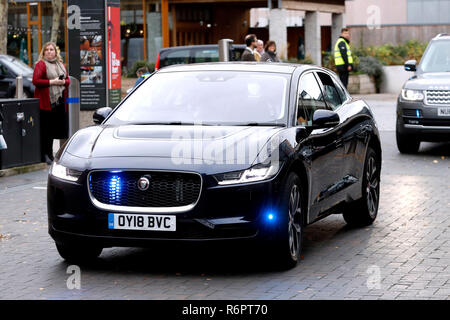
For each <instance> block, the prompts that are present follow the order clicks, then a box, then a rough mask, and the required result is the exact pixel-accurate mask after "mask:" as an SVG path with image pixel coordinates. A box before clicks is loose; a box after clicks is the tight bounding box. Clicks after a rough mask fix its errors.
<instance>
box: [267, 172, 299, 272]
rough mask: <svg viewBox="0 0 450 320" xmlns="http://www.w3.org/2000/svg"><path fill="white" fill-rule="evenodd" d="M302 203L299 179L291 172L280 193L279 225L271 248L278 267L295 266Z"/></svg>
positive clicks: (297, 256)
mask: <svg viewBox="0 0 450 320" xmlns="http://www.w3.org/2000/svg"><path fill="white" fill-rule="evenodd" d="M303 204H304V201H303V193H302V185H301V181H300V179H299V177H298V176H297V175H296V174H295V173H293V172H291V173H290V174H289V176H288V177H287V179H286V184H285V185H284V187H283V191H282V193H281V199H280V204H279V208H281V210H280V224H279V226H278V232H277V235H276V240H275V242H274V243H273V246H272V254H271V256H272V258H273V261H274V262H275V263H276V264H277V266H278V267H280V268H282V269H290V268H293V267H295V266H296V265H297V263H298V260H299V257H300V253H301V250H302V246H303V214H304V205H303Z"/></svg>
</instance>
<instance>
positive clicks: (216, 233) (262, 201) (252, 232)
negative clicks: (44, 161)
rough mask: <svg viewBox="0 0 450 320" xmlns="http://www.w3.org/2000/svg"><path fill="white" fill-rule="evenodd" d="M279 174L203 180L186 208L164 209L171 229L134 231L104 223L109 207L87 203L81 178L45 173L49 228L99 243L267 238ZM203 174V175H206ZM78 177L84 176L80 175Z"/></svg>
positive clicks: (56, 235) (60, 238) (61, 236)
mask: <svg viewBox="0 0 450 320" xmlns="http://www.w3.org/2000/svg"><path fill="white" fill-rule="evenodd" d="M85 174H87V173H85ZM279 176H280V175H278V176H277V177H276V178H275V179H272V180H269V181H263V182H259V183H251V184H245V185H234V186H231V185H230V186H217V185H216V186H211V185H209V186H208V183H206V184H204V185H203V187H202V191H201V195H200V199H199V201H198V202H197V204H196V205H195V207H194V208H192V209H191V210H189V211H186V212H178V213H177V212H174V213H171V212H167V214H170V215H176V220H177V222H176V223H177V230H176V231H140V230H138V231H136V230H115V229H109V228H108V214H109V213H112V212H111V211H106V210H102V209H99V208H97V207H96V206H95V205H94V204H93V203H92V201H91V199H90V197H89V193H88V189H87V188H88V187H87V183H85V182H80V183H74V182H67V181H64V180H61V179H58V178H55V177H54V176H52V175H49V178H48V188H47V202H48V204H47V207H48V222H49V224H48V225H49V234H50V235H51V236H52V238H53V239H54V240H55V241H56V242H57V243H67V242H69V243H74V242H76V243H80V242H85V243H88V244H95V245H99V246H102V247H113V246H126V247H128V246H138V247H145V246H150V245H152V244H153V243H154V241H161V240H164V241H177V240H178V241H208V240H231V239H254V238H260V237H263V238H268V237H269V238H270V237H271V236H272V235H273V234H275V232H273V231H274V230H276V229H277V228H278V226H277V223H275V222H271V223H268V222H267V220H266V219H265V214H266V212H267V211H268V210H271V212H272V210H273V207H274V206H275V205H276V202H277V199H278V197H279V195H278V192H279V182H278V177H279ZM209 178H210V177H209ZM205 180H206V181H208V177H206V178H205ZM79 181H86V179H84V178H83V177H81V178H80V180H79ZM113 213H114V212H113ZM129 214H130V213H129ZM131 214H132V213H131ZM149 214H150V213H149Z"/></svg>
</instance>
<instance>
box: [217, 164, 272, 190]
mask: <svg viewBox="0 0 450 320" xmlns="http://www.w3.org/2000/svg"><path fill="white" fill-rule="evenodd" d="M279 167H280V166H279V163H278V162H276V164H273V163H270V162H269V163H265V164H263V163H260V164H257V165H254V166H253V167H251V168H249V169H247V170H242V171H233V172H226V173H221V174H216V175H214V178H215V179H216V180H217V182H218V183H219V184H220V185H227V184H236V183H247V182H255V181H262V180H267V179H270V178H272V177H274V176H275V175H276V174H277V172H278V169H279Z"/></svg>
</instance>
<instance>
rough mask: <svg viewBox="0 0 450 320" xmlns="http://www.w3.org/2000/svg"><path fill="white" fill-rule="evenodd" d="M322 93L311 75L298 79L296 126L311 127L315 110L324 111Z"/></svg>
mask: <svg viewBox="0 0 450 320" xmlns="http://www.w3.org/2000/svg"><path fill="white" fill-rule="evenodd" d="M326 108H327V107H326V104H325V101H324V99H323V95H322V91H321V90H320V87H319V83H318V82H317V80H316V77H314V74H313V73H307V74H305V75H303V76H302V77H301V79H300V83H299V90H298V104H297V124H298V125H308V126H310V125H312V116H313V114H314V111H316V110H317V109H326Z"/></svg>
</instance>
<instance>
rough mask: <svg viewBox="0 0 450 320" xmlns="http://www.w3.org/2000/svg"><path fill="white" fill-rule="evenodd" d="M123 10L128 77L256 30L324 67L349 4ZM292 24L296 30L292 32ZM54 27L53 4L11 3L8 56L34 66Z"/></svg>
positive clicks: (156, 4) (338, 0) (62, 41)
mask: <svg viewBox="0 0 450 320" xmlns="http://www.w3.org/2000/svg"><path fill="white" fill-rule="evenodd" d="M254 8H265V16H266V19H267V20H268V21H269V23H268V24H267V25H264V26H256V25H253V26H252V25H251V21H250V20H251V14H250V12H251V10H252V9H254ZM66 9H67V1H66V0H64V1H63V10H62V14H61V21H60V22H61V23H60V28H59V33H58V35H59V36H58V43H57V44H58V46H59V48H60V50H61V56H62V57H63V58H64V59H65V60H66V56H67V54H66V53H67V50H68V48H67V29H66V28H65V21H66V11H67V10H66ZM120 10H121V14H120V18H121V62H122V69H123V71H124V72H127V70H129V69H130V68H131V67H132V65H133V64H134V63H135V62H136V61H138V60H146V61H149V62H151V63H153V62H155V61H156V58H157V54H158V52H159V50H160V49H161V48H163V47H169V46H180V45H195V44H212V43H217V42H218V41H219V40H220V39H223V38H230V39H233V40H234V41H235V43H243V42H244V37H245V35H246V34H247V33H249V31H253V30H254V29H255V28H254V27H256V28H257V29H258V30H256V31H258V32H259V34H261V35H264V39H263V40H265V41H267V40H269V39H275V40H276V42H277V48H278V52H279V55H280V56H281V57H282V58H285V59H286V58H288V57H298V55H297V52H298V50H297V48H299V47H300V46H303V47H304V51H305V54H309V55H310V56H311V57H312V58H313V60H314V62H315V63H317V64H320V63H321V51H322V50H327V49H329V48H330V47H331V43H332V42H333V40H335V39H336V38H337V35H338V33H339V32H338V31H340V28H341V27H342V26H343V18H342V16H343V13H344V11H345V1H344V0H326V1H319V0H309V1H299V0H289V1H288V0H243V1H238V0H122V1H121V2H120ZM322 13H323V14H322ZM324 14H325V16H324ZM287 18H288V19H287ZM290 21H291V22H293V23H294V24H297V25H295V26H294V27H293V28H290V30H288V29H289V25H290V24H291V22H290ZM323 21H328V22H326V23H327V24H328V25H327V26H326V27H327V28H325V29H323V28H322V29H321V24H322V25H323V24H324V22H323ZM300 23H301V25H298V24H300ZM51 24H52V6H51V1H50V0H35V1H26V0H16V1H14V2H10V4H9V9H8V54H10V55H13V56H17V57H20V58H21V59H22V60H23V61H24V62H26V63H28V64H29V65H30V66H31V65H33V64H34V63H35V62H36V61H37V59H38V56H39V52H40V50H41V48H42V45H43V44H44V43H45V42H46V41H49V40H50V35H51ZM324 30H325V31H324ZM324 39H325V42H324V43H323V40H324ZM66 62H67V61H66Z"/></svg>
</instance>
